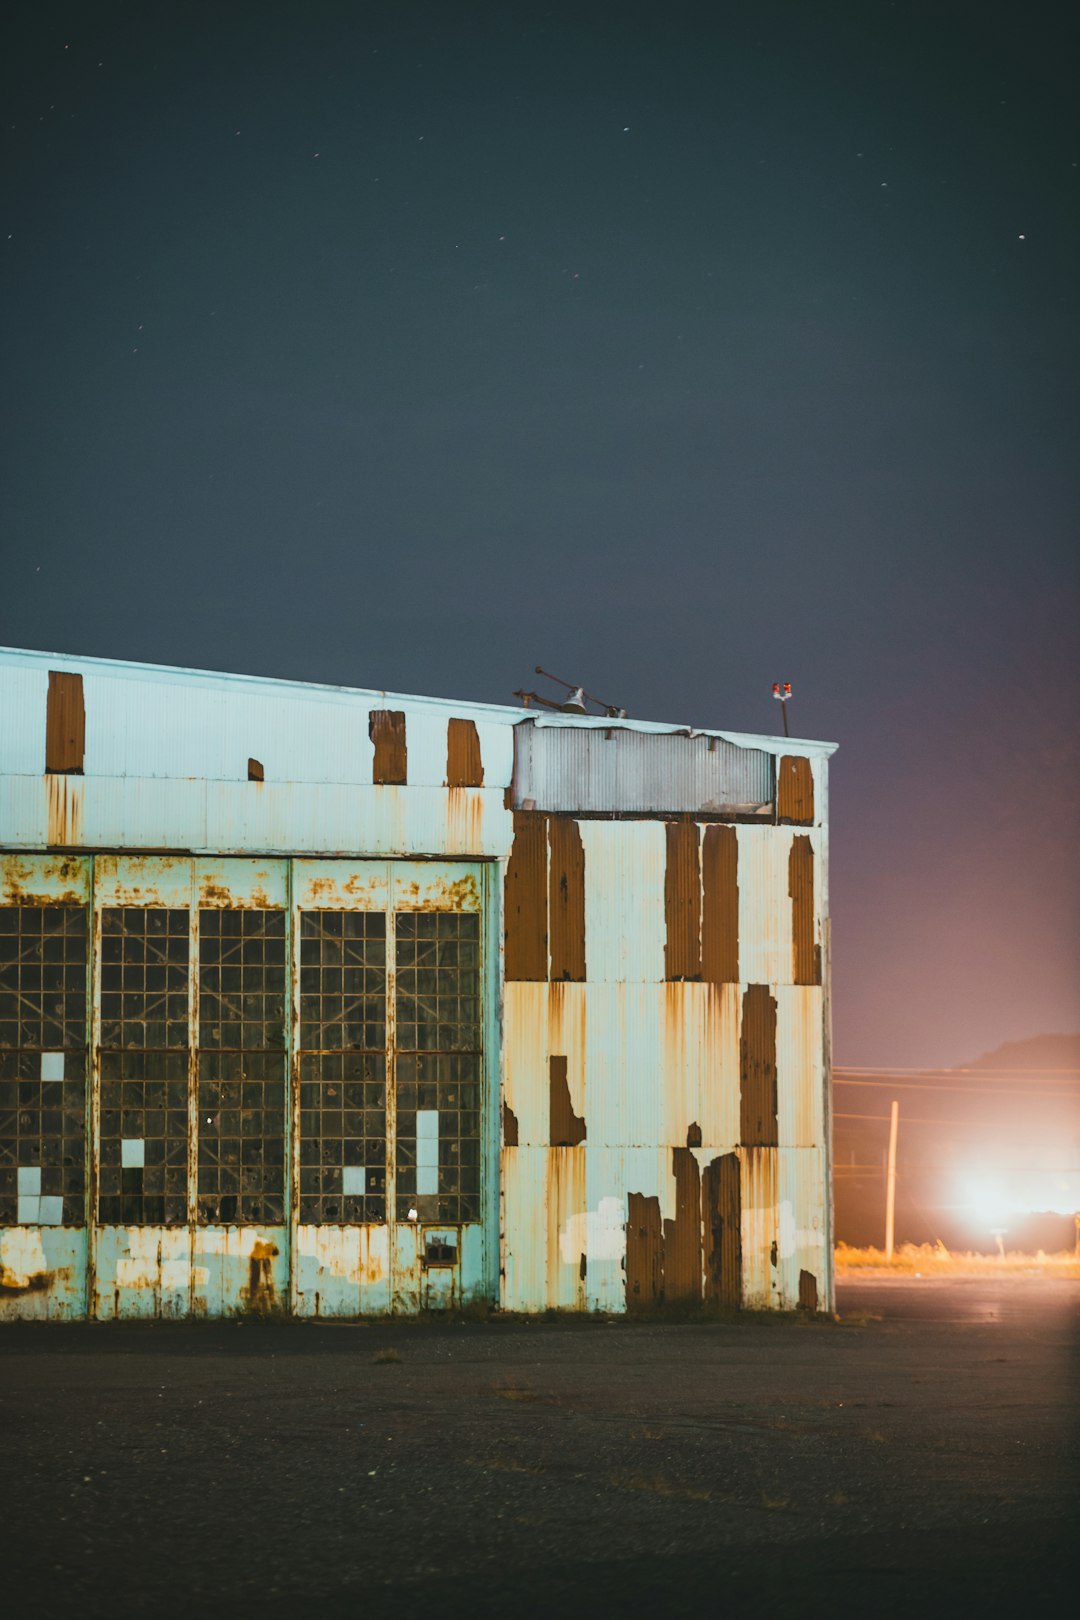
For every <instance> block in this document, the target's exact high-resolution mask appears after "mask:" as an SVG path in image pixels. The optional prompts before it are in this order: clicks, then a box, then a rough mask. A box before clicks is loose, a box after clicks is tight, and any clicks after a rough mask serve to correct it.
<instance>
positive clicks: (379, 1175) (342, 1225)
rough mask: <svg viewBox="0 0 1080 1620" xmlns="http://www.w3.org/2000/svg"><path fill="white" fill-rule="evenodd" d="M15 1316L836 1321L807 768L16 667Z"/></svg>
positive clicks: (10, 1145) (277, 686)
mask: <svg viewBox="0 0 1080 1620" xmlns="http://www.w3.org/2000/svg"><path fill="white" fill-rule="evenodd" d="M0 722H2V723H0V850H2V854H0V1316H6V1317H38V1318H54V1319H62V1318H76V1317H93V1318H98V1319H102V1318H111V1317H131V1316H163V1317H176V1316H216V1315H221V1314H227V1313H234V1312H242V1311H266V1310H282V1311H287V1312H291V1313H293V1314H296V1315H299V1316H309V1317H319V1316H323V1317H325V1316H357V1315H365V1314H374V1313H384V1312H391V1311H393V1312H402V1313H409V1312H416V1311H422V1310H429V1309H440V1308H446V1307H448V1306H452V1305H459V1304H468V1303H470V1302H474V1301H476V1302H479V1301H487V1302H489V1303H490V1304H491V1305H492V1306H496V1307H498V1308H501V1309H504V1310H512V1311H539V1310H545V1309H548V1308H555V1309H560V1310H573V1311H604V1312H621V1311H635V1310H655V1309H658V1308H661V1307H665V1306H675V1307H679V1308H683V1307H686V1306H692V1305H693V1304H694V1303H695V1302H698V1301H700V1302H702V1303H703V1304H704V1305H713V1304H716V1305H727V1306H732V1307H738V1306H745V1307H754V1308H776V1309H792V1308H796V1307H798V1306H802V1307H803V1308H805V1309H811V1310H813V1309H831V1308H832V1303H833V1277H832V1247H831V1231H830V1225H831V1217H830V1173H829V1172H830V1166H829V1135H830V1120H829V1082H830V1070H829V1026H830V1013H829V932H828V883H827V879H828V868H827V767H828V759H829V756H830V754H831V753H832V746H831V745H830V744H826V743H816V742H804V741H795V740H790V741H789V740H787V739H779V738H773V737H764V736H761V737H759V736H746V735H741V734H733V733H730V732H723V731H697V730H691V729H688V728H686V727H677V726H670V725H659V724H653V723H646V722H640V721H633V720H627V719H624V718H617V719H613V718H610V717H607V718H604V717H601V718H593V717H589V716H583V715H579V714H570V713H563V712H550V711H547V710H544V711H537V710H534V709H529V708H510V707H501V706H495V705H486V704H479V703H464V702H462V703H458V702H451V701H448V700H444V699H436V698H416V697H397V696H392V695H390V694H387V693H384V692H375V691H363V690H352V689H347V688H340V687H330V686H317V685H309V684H304V683H298V682H286V681H277V680H267V679H258V678H252V677H246V676H237V675H220V674H208V673H203V672H199V671H191V670H181V669H167V668H158V667H154V666H147V665H140V664H130V663H122V662H116V661H111V660H102V659H92V658H74V657H68V656H66V655H55V654H44V653H36V652H20V651H5V652H0Z"/></svg>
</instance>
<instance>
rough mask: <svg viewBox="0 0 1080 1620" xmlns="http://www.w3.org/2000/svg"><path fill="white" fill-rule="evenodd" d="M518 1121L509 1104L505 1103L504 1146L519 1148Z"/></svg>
mask: <svg viewBox="0 0 1080 1620" xmlns="http://www.w3.org/2000/svg"><path fill="white" fill-rule="evenodd" d="M517 1145H518V1121H517V1115H516V1114H515V1113H514V1110H513V1109H512V1108H511V1106H510V1104H509V1103H505V1102H504V1103H503V1146H504V1147H517Z"/></svg>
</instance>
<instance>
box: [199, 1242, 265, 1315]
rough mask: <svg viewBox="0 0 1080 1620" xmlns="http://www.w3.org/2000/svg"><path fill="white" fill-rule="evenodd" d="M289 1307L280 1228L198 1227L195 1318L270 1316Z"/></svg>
mask: <svg viewBox="0 0 1080 1620" xmlns="http://www.w3.org/2000/svg"><path fill="white" fill-rule="evenodd" d="M288 1305H289V1234H288V1230H287V1228H285V1227H273V1226H267V1227H256V1226H217V1227H210V1226H198V1227H196V1228H195V1230H194V1232H193V1234H192V1264H191V1303H190V1311H191V1314H192V1315H194V1316H232V1315H239V1314H251V1315H255V1316H271V1315H277V1314H278V1313H280V1312H283V1311H286V1310H287V1309H288Z"/></svg>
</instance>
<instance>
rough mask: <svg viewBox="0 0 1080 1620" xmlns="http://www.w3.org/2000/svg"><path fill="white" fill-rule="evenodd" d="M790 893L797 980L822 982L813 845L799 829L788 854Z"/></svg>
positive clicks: (797, 981) (792, 940)
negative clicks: (815, 911)
mask: <svg viewBox="0 0 1080 1620" xmlns="http://www.w3.org/2000/svg"><path fill="white" fill-rule="evenodd" d="M788 894H789V895H790V896H791V961H792V975H793V978H794V982H795V983H796V984H820V983H821V948H820V946H818V945H815V943H814V846H813V844H811V842H810V839H809V838H808V837H807V835H806V834H805V833H796V834H795V836H794V838H793V839H792V840H791V854H790V855H789V856H788Z"/></svg>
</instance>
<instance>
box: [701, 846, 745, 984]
mask: <svg viewBox="0 0 1080 1620" xmlns="http://www.w3.org/2000/svg"><path fill="white" fill-rule="evenodd" d="M701 886H702V891H703V905H702V914H701V976H702V978H703V979H705V980H706V981H707V982H708V983H709V984H738V982H739V835H738V833H737V832H736V831H735V828H734V827H722V826H719V825H717V824H713V825H711V826H708V827H706V828H705V837H704V841H703V846H702V854H701Z"/></svg>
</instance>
